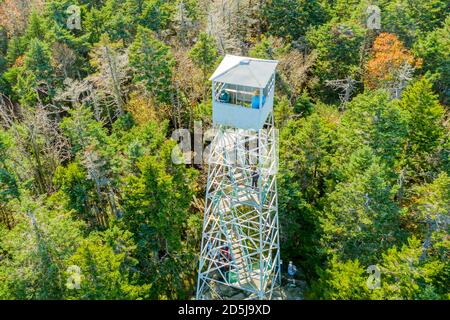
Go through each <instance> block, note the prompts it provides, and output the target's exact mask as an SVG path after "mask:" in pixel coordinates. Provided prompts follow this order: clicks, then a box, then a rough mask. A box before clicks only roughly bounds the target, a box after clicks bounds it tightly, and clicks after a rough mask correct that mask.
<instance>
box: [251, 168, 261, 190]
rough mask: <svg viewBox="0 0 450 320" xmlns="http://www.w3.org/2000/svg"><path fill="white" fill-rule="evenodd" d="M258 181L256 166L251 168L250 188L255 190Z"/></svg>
mask: <svg viewBox="0 0 450 320" xmlns="http://www.w3.org/2000/svg"><path fill="white" fill-rule="evenodd" d="M258 180H259V173H258V170H257V169H256V166H253V167H252V188H253V189H256V188H258Z"/></svg>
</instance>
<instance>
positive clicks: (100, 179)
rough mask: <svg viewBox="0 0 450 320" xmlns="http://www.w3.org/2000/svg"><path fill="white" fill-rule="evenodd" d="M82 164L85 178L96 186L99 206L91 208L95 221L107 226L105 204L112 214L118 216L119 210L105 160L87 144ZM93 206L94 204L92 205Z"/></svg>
mask: <svg viewBox="0 0 450 320" xmlns="http://www.w3.org/2000/svg"><path fill="white" fill-rule="evenodd" d="M83 165H84V166H85V168H86V169H87V172H88V174H87V177H86V178H87V179H89V180H92V181H93V182H94V184H95V186H96V193H97V197H98V200H99V203H100V206H101V208H98V207H95V208H93V209H94V211H95V213H96V215H97V221H98V222H99V223H100V224H101V225H102V226H107V223H108V220H109V214H108V210H107V206H109V210H110V212H111V213H112V214H114V215H116V216H119V215H120V212H119V210H118V209H117V205H116V200H115V198H116V196H115V193H114V189H113V187H112V184H111V181H110V178H109V175H110V170H109V169H108V165H107V161H106V160H105V159H104V157H102V156H101V155H100V153H99V152H98V151H97V150H95V147H94V146H89V147H88V148H86V150H85V152H84V158H83ZM94 206H95V205H94Z"/></svg>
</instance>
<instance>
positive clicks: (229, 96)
mask: <svg viewBox="0 0 450 320" xmlns="http://www.w3.org/2000/svg"><path fill="white" fill-rule="evenodd" d="M277 64H278V61H275V60H262V59H255V58H248V57H239V56H233V55H228V54H227V55H226V56H225V57H224V59H223V60H222V62H221V63H220V65H219V67H218V68H217V69H216V71H215V72H214V74H213V75H212V76H211V78H210V80H211V81H212V107H213V124H214V125H215V126H216V125H223V126H227V127H234V128H240V129H254V130H259V129H262V128H263V126H264V124H265V122H266V119H267V117H268V116H269V114H270V113H271V112H272V110H273V97H274V91H275V68H276V66H277Z"/></svg>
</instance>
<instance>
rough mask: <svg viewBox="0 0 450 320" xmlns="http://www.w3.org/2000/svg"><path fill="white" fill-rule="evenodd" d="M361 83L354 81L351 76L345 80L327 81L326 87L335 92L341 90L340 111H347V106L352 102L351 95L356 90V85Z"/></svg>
mask: <svg viewBox="0 0 450 320" xmlns="http://www.w3.org/2000/svg"><path fill="white" fill-rule="evenodd" d="M358 82H359V81H357V80H354V79H353V78H352V77H351V76H348V77H347V78H345V79H337V80H326V81H325V85H327V86H329V87H331V88H332V89H334V90H339V91H340V93H339V99H340V100H341V105H340V107H339V108H340V110H344V109H345V105H346V104H347V103H348V102H349V101H350V98H351V95H352V93H353V91H354V90H355V88H356V87H355V85H356V84H357V83H358Z"/></svg>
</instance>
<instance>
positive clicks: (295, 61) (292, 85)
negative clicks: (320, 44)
mask: <svg viewBox="0 0 450 320" xmlns="http://www.w3.org/2000/svg"><path fill="white" fill-rule="evenodd" d="M316 59H317V54H316V52H315V51H312V52H311V53H310V54H309V55H305V54H303V53H302V52H300V51H299V50H296V49H292V50H290V51H289V52H288V53H286V54H284V55H283V56H282V57H280V58H279V61H280V63H279V67H278V70H279V74H280V78H281V81H282V83H283V85H284V86H285V87H287V88H288V89H289V92H290V93H291V97H297V96H299V95H300V94H301V92H302V91H303V89H304V88H305V86H306V84H307V83H308V81H309V80H310V70H311V68H312V66H313V65H314V62H315V61H316Z"/></svg>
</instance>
